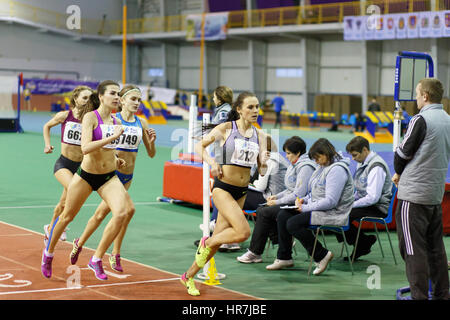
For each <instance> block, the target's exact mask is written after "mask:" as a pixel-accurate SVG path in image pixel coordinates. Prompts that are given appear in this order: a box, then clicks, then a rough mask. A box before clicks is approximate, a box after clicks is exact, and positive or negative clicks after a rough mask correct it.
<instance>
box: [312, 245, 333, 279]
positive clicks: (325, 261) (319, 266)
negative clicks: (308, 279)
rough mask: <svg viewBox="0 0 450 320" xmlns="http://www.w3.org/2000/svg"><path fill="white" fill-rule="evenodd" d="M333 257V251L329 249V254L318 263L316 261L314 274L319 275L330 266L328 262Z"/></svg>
mask: <svg viewBox="0 0 450 320" xmlns="http://www.w3.org/2000/svg"><path fill="white" fill-rule="evenodd" d="M333 257H334V255H333V252H331V251H328V253H327V255H326V256H325V257H324V258H323V259H322V260H320V261H319V262H318V263H316V268H315V269H314V271H313V275H315V276H318V275H319V274H321V273H322V272H324V271H325V269H326V268H327V266H328V263H330V261H331V260H332V259H333Z"/></svg>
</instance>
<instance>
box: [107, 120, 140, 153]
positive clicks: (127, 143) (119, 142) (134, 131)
mask: <svg viewBox="0 0 450 320" xmlns="http://www.w3.org/2000/svg"><path fill="white" fill-rule="evenodd" d="M100 127H101V129H102V134H103V136H102V138H107V137H109V136H112V135H113V134H114V126H113V125H105V124H101V125H100ZM141 140H142V129H141V128H140V127H131V126H124V131H123V132H122V134H121V135H120V137H118V138H117V139H115V140H113V141H111V142H110V143H109V144H107V145H106V146H104V147H103V148H107V149H116V148H120V149H126V150H133V149H137V148H138V146H139V143H141Z"/></svg>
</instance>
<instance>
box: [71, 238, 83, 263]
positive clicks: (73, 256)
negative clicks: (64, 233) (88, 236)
mask: <svg viewBox="0 0 450 320" xmlns="http://www.w3.org/2000/svg"><path fill="white" fill-rule="evenodd" d="M78 240H80V238H76V239H75V240H73V247H72V252H71V253H70V263H71V264H75V263H77V261H78V256H79V255H80V252H81V250H83V247H79V246H78Z"/></svg>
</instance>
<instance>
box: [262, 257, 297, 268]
mask: <svg viewBox="0 0 450 320" xmlns="http://www.w3.org/2000/svg"><path fill="white" fill-rule="evenodd" d="M293 266H294V261H293V260H292V259H291V260H280V259H275V261H274V262H273V263H272V264H269V265H268V266H266V269H267V270H279V269H283V268H289V267H293Z"/></svg>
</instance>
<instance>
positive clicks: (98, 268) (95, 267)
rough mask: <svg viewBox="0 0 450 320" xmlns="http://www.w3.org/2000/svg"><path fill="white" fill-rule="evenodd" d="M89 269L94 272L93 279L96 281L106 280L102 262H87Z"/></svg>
mask: <svg viewBox="0 0 450 320" xmlns="http://www.w3.org/2000/svg"><path fill="white" fill-rule="evenodd" d="M88 267H89V269H91V270H92V271H94V272H95V277H96V278H97V279H98V280H108V276H107V275H106V273H105V271H104V270H103V265H102V260H100V261H97V262H93V261H92V258H91V260H89V264H88Z"/></svg>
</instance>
